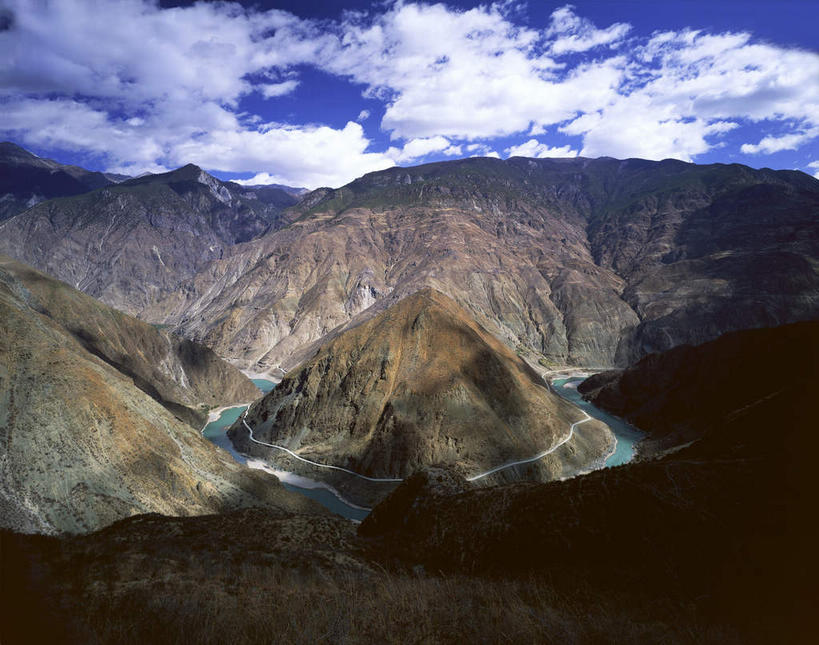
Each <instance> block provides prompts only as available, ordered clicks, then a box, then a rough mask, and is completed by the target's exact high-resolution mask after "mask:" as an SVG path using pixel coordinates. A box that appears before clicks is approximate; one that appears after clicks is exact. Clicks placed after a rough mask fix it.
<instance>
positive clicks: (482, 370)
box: [229, 289, 612, 491]
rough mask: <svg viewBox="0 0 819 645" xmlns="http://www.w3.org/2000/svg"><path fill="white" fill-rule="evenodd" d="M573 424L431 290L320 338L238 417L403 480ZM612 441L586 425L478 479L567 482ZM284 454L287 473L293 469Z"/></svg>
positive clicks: (515, 361)
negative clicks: (426, 468)
mask: <svg viewBox="0 0 819 645" xmlns="http://www.w3.org/2000/svg"><path fill="white" fill-rule="evenodd" d="M582 419H583V416H582V415H581V414H580V413H579V412H578V410H576V409H575V408H573V407H572V406H571V405H569V404H568V403H566V402H565V401H563V400H562V399H560V397H558V396H557V395H555V394H553V393H552V392H550V391H549V390H548V388H547V387H546V384H545V383H544V382H543V380H542V379H541V378H540V377H539V376H538V375H537V374H536V373H535V372H534V371H532V370H531V368H529V366H528V365H527V364H526V363H525V362H524V361H523V360H522V359H520V358H519V357H518V356H516V355H515V354H514V353H513V352H512V351H510V350H509V349H508V348H507V347H506V346H505V345H503V344H502V343H500V342H499V341H498V340H497V339H495V338H494V337H493V336H492V335H491V334H489V333H488V332H486V331H485V330H484V329H482V328H481V327H480V326H479V325H478V324H476V323H475V321H474V320H472V319H471V318H470V316H469V315H468V313H467V312H466V311H465V310H464V309H462V308H461V307H459V306H458V305H457V304H456V303H455V302H453V301H452V300H451V299H450V298H448V297H447V296H444V295H443V294H441V293H439V292H437V291H435V290H432V289H424V290H422V291H419V292H417V293H415V294H414V295H412V296H408V297H407V298H404V299H403V300H401V301H399V302H398V303H397V304H396V305H394V306H393V307H390V308H389V309H387V310H386V311H384V312H382V313H381V314H379V315H378V316H376V317H374V318H371V319H369V320H367V321H366V322H363V323H362V324H360V325H358V326H356V327H354V328H352V329H350V330H348V331H346V332H345V333H343V334H341V335H339V336H338V337H336V338H335V339H333V340H332V341H330V342H329V343H327V344H326V345H325V346H323V347H322V348H321V349H320V350H319V351H318V352H317V353H316V355H315V356H314V357H313V358H311V359H310V360H308V361H306V362H305V363H303V364H302V365H301V366H300V367H299V368H298V369H296V370H294V371H292V372H290V373H288V374H287V375H286V376H285V378H284V379H283V380H282V382H281V383H280V384H279V386H278V387H277V388H276V389H275V390H273V391H272V392H270V393H269V394H267V395H266V396H265V397H264V399H262V400H260V401H257V402H256V403H254V404H253V405H252V406H251V407H250V409H249V411H248V414H247V423H248V424H249V425H250V426H251V427H252V428H253V430H254V438H255V439H257V440H260V441H263V442H266V443H273V444H276V445H283V446H286V447H288V448H289V449H291V450H297V451H298V452H299V454H300V455H302V456H304V457H308V458H310V459H312V460H314V461H318V462H320V463H328V464H335V465H339V466H343V467H346V468H348V469H351V470H354V471H356V472H359V473H362V474H366V475H368V476H370V477H378V478H390V477H397V478H403V477H407V476H409V475H410V474H412V473H413V472H415V471H416V470H417V469H419V468H422V467H424V466H429V465H432V464H449V465H451V466H453V467H455V468H456V469H458V470H459V471H460V472H462V473H463V474H464V475H466V476H471V475H476V474H479V473H481V472H484V471H487V470H489V469H491V468H493V467H495V466H499V465H502V464H504V463H508V462H512V461H518V460H523V459H527V458H530V457H532V456H534V455H536V454H538V453H540V452H543V451H545V450H547V449H549V448H551V447H553V446H556V445H558V444H559V443H560V442H561V441H563V440H565V439H567V438H568V436H569V433H570V427H571V425H572V424H573V423H574V422H576V421H580V420H582ZM229 434H230V437H231V438H232V439H233V441H234V442H235V443H236V444H237V446H238V447H239V448H240V449H241V450H243V451H246V452H250V453H251V454H254V455H257V456H261V457H264V458H267V459H271V460H272V461H273V462H274V463H283V462H282V453H280V452H277V451H275V450H272V449H269V448H266V447H264V446H259V445H258V444H255V443H253V442H251V441H249V439H248V432H247V429H246V428H245V427H244V425H243V424H242V423H241V421H239V422H237V424H235V425H234V426H233V428H231V430H230V433H229ZM611 444H612V437H611V435H610V434H609V432H608V430H607V429H606V428H605V427H604V426H602V425H600V424H598V423H597V422H592V421H589V422H586V423H584V424H582V425H578V426H577V427H576V431H575V432H574V433H573V434H572V438H571V440H569V441H566V443H565V444H563V445H561V446H560V447H559V448H557V449H556V450H555V451H554V452H553V453H551V454H550V455H548V456H546V457H544V458H543V459H541V460H539V461H536V462H533V463H531V464H528V465H526V466H521V467H518V468H517V469H508V470H503V471H501V472H499V473H497V474H496V475H494V476H492V477H490V478H489V480H488V481H495V482H497V481H508V480H515V479H520V478H521V477H524V478H527V479H539V480H549V479H554V478H556V477H565V476H568V475H570V474H574V473H576V472H578V471H579V470H584V469H587V468H589V467H591V465H592V464H593V463H594V462H599V461H600V460H601V459H602V457H603V456H604V455H605V454H606V452H607V451H608V450H609V449H610V448H611ZM285 458H286V456H285ZM286 459H287V461H286V462H284V463H287V464H288V466H287V469H288V470H290V469H291V468H293V467H297V466H298V464H297V463H292V462H293V460H292V459H289V458H286ZM306 469H307V470H306V472H308V473H310V476H311V477H317V478H321V479H327V478H329V480H330V481H332V482H334V483H335V484H337V485H338V486H340V487H341V488H342V489H345V490H347V489H348V487H349V486H350V485H352V484H360V481H357V480H356V478H354V477H352V476H350V475H348V474H345V473H338V472H337V471H322V470H321V469H315V468H312V467H310V466H307V467H306ZM380 490H382V491H383V490H388V489H384V488H383V487H381V488H380Z"/></svg>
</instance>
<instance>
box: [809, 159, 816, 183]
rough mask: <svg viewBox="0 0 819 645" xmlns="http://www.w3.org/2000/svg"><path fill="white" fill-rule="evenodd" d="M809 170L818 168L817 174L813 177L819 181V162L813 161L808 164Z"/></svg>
mask: <svg viewBox="0 0 819 645" xmlns="http://www.w3.org/2000/svg"><path fill="white" fill-rule="evenodd" d="M808 168H816V172H815V173H813V176H814V177H815V178H816V179H819V160H816V161H811V162H810V163H809V164H808Z"/></svg>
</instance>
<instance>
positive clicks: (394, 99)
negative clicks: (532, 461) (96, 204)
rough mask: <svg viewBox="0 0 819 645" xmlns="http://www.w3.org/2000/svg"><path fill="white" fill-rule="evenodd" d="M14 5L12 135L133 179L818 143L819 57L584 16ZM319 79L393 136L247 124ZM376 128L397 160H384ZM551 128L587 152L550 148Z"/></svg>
mask: <svg viewBox="0 0 819 645" xmlns="http://www.w3.org/2000/svg"><path fill="white" fill-rule="evenodd" d="M7 5H8V8H9V9H8V10H9V11H10V12H11V13H12V14H13V16H14V20H13V26H12V28H10V29H7V30H5V31H2V32H0V53H2V55H0V110H2V114H3V118H2V119H0V133H3V134H4V135H6V136H11V137H13V138H15V139H17V140H18V141H20V142H21V143H24V144H26V143H27V144H30V145H37V146H38V147H40V148H49V147H53V148H62V149H70V150H76V151H82V152H85V153H87V154H89V155H96V156H98V157H99V158H101V159H104V160H105V162H106V163H107V166H108V168H109V169H118V170H120V171H124V172H130V173H138V172H141V171H143V170H153V169H158V168H164V167H172V166H173V165H174V164H182V163H186V162H189V161H190V162H194V163H198V164H200V165H203V166H205V167H207V168H209V169H211V170H224V171H233V172H253V173H266V176H267V177H269V178H271V179H272V180H274V181H276V182H278V183H293V184H296V185H302V186H308V187H316V186H318V185H325V184H328V185H333V186H337V185H339V184H342V183H345V182H347V181H349V180H351V179H353V178H354V177H356V176H358V175H360V174H363V173H365V172H369V171H372V170H377V169H379V168H385V167H388V166H389V165H393V164H395V163H410V162H414V161H417V160H421V159H424V158H426V157H434V158H441V157H446V156H462V155H488V156H498V154H497V151H496V149H495V148H496V147H497V145H496V144H495V143H493V141H494V140H495V139H497V138H499V137H510V138H511V137H518V139H517V141H514V140H513V141H512V142H511V144H510V141H508V140H507V141H504V145H506V146H508V147H507V148H506V149H505V152H506V154H527V155H533V156H548V155H561V156H570V155H576V154H578V149H579V151H580V152H579V153H580V154H582V155H585V156H600V155H609V156H615V157H629V156H640V157H646V158H650V159H661V158H665V157H675V158H678V159H684V160H693V159H696V158H697V157H698V156H699V155H702V154H703V153H705V152H708V151H709V150H711V149H713V148H714V147H715V146H720V145H723V144H724V143H725V140H726V137H725V135H726V133H728V132H730V131H731V130H733V129H735V128H737V127H738V125H743V126H747V125H749V124H751V125H753V124H757V125H758V131H759V138H758V140H757V141H758V142H757V143H754V142H753V141H748V142H747V143H746V144H745V145H743V146H742V147H741V148H740V150H741V151H742V152H744V153H746V154H771V153H773V152H776V151H781V150H789V149H796V148H797V147H799V146H805V145H806V144H809V143H810V142H812V141H815V140H816V138H817V137H818V136H819V83H817V82H816V78H817V77H819V54H817V53H816V52H812V51H805V50H800V49H795V48H786V47H780V46H777V45H774V44H771V43H761V42H757V41H755V40H754V38H753V37H752V35H750V34H747V33H716V34H713V33H707V32H703V31H698V30H695V29H682V30H679V31H670V32H662V33H654V34H652V35H651V36H650V37H647V38H646V37H639V36H637V35H634V33H633V30H632V29H631V27H630V25H628V24H626V23H615V24H611V25H596V24H594V23H592V22H591V21H589V20H588V19H586V18H584V17H582V16H580V15H578V13H577V12H576V9H575V8H574V7H572V6H571V5H566V6H563V7H561V8H558V9H556V10H555V11H553V13H552V14H551V16H550V18H549V23H548V24H547V25H545V26H544V28H542V29H538V28H536V27H535V26H532V25H526V24H522V22H521V15H522V14H520V13H518V12H517V11H516V9H517V8H518V7H517V5H516V4H515V3H514V2H513V1H509V0H507V1H505V2H500V3H497V4H488V5H480V6H477V7H475V8H472V9H469V10H461V9H455V8H452V7H449V6H447V5H446V4H431V5H430V4H418V3H413V2H394V3H392V4H387V5H379V7H378V8H377V9H373V10H371V11H369V12H358V13H345V14H342V17H341V18H340V19H339V20H337V21H312V20H305V19H301V18H298V17H296V16H294V15H292V14H289V13H286V12H283V11H278V10H270V11H261V10H259V9H256V8H244V7H241V6H239V5H238V4H231V3H223V2H220V3H202V2H200V3H197V4H194V5H192V6H187V7H182V8H169V9H163V8H161V7H159V6H158V5H157V4H156V3H154V2H152V1H149V0H109V1H107V2H99V3H94V2H91V1H90V0H62V1H61V2H55V3H51V4H48V5H46V4H38V3H33V2H29V1H28V0H9V1H8V2H7ZM626 39H628V40H626ZM626 42H627V43H628V45H629V46H628V47H624V46H621V45H623V44H624V43H626ZM32 52H36V55H32ZM304 68H312V69H318V70H321V71H322V72H324V73H327V74H331V75H335V76H336V77H338V78H341V79H347V80H349V81H350V82H352V83H354V84H356V85H357V86H358V87H360V88H362V93H363V96H364V98H367V99H371V100H376V101H379V102H380V104H381V106H383V116H382V118H381V120H380V123H375V122H374V121H375V120H373V119H371V115H370V111H369V110H367V109H364V110H362V109H361V104H357V105H355V107H354V108H351V113H350V114H349V115H346V114H345V115H342V116H341V117H339V115H338V114H334V115H333V123H334V126H333V127H331V126H329V125H323V124H321V123H303V122H301V123H300V122H298V116H297V115H296V116H295V117H294V120H295V122H291V123H279V122H271V121H270V119H268V118H265V117H264V116H263V114H261V113H259V114H253V113H247V112H245V111H244V109H245V108H243V107H242V106H243V99H244V98H245V97H248V96H250V95H252V94H254V93H256V96H257V97H258V96H259V95H261V96H263V97H265V98H266V99H267V101H264V102H263V103H265V104H268V105H274V104H275V102H276V101H280V100H285V99H283V98H282V97H285V96H290V95H293V94H294V93H295V94H296V97H297V96H298V95H299V94H300V93H302V92H304V91H307V90H308V88H307V87H300V86H299V84H300V83H306V82H307V80H308V77H307V76H303V75H302V70H303V69H304ZM297 88H298V89H299V91H298V92H296V90H297ZM286 100H293V99H286ZM379 112H380V110H379ZM356 113H358V116H357V117H356ZM363 122H366V124H367V126H368V127H377V126H378V125H380V127H381V129H382V130H383V131H385V132H386V133H387V134H388V135H389V136H390V137H391V141H390V144H389V145H387V144H382V145H381V147H380V149H379V150H376V149H374V145H373V142H372V141H371V139H370V137H368V135H367V132H366V131H365V130H364V128H363V126H362V125H361V123H363ZM340 123H346V125H344V126H341V125H340ZM767 127H769V128H770V129H768V130H765V129H764V128H767ZM548 128H557V129H558V130H559V131H560V132H561V133H563V134H565V135H568V136H570V137H574V139H572V140H571V141H572V143H571V144H569V145H564V146H561V147H557V148H552V147H550V146H548V145H547V144H543V143H540V141H538V139H537V138H536V137H542V136H543V135H544V134H545V133H546V131H547V129H548ZM385 148H386V149H385Z"/></svg>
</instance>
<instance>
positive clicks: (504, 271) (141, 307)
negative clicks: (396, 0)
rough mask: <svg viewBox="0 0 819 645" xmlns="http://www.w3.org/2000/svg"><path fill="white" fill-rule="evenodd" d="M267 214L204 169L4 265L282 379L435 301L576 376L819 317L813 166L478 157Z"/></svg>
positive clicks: (56, 234)
mask: <svg viewBox="0 0 819 645" xmlns="http://www.w3.org/2000/svg"><path fill="white" fill-rule="evenodd" d="M281 194H282V195H283V196H284V197H287V198H288V199H290V200H291V203H292V200H293V199H294V198H293V197H292V196H290V195H288V194H287V193H285V192H284V191H282V193H281ZM267 199H268V198H267V197H265V198H264V199H263V197H262V193H261V192H258V191H256V192H254V190H253V189H251V188H242V187H239V186H237V185H236V184H230V183H229V182H227V183H226V182H219V181H218V180H216V179H214V178H213V177H210V176H209V175H207V174H206V173H203V172H202V171H201V170H200V169H198V168H196V167H195V166H186V167H184V168H180V169H178V170H176V171H174V172H172V173H167V174H165V175H156V176H151V177H148V178H140V179H136V180H131V181H128V182H124V183H123V184H120V185H118V186H112V187H107V188H102V189H100V190H97V191H94V192H93V193H88V194H86V195H80V196H78V197H72V198H64V199H57V200H50V201H48V202H45V203H42V204H39V205H37V206H35V207H34V208H31V209H29V210H28V211H26V212H25V213H21V214H20V215H18V216H17V217H14V218H12V219H11V220H9V221H7V222H5V223H3V224H0V252H6V253H8V254H10V255H13V256H15V257H18V259H22V260H23V261H26V262H28V263H30V264H33V265H35V266H36V267H37V268H39V269H41V270H44V271H47V272H49V273H52V274H53V275H56V276H58V277H60V278H61V279H63V280H66V281H67V282H69V283H70V284H72V285H74V286H76V287H77V288H79V289H81V290H83V291H85V292H87V293H89V294H91V295H93V296H95V297H98V298H100V299H102V300H103V301H104V302H106V303H107V304H110V305H112V306H116V307H117V308H119V309H121V310H123V311H127V312H129V313H134V314H137V315H139V316H140V317H141V318H143V319H144V320H148V321H151V322H156V323H163V324H168V325H171V326H173V327H174V328H175V329H176V330H177V331H179V332H180V333H181V334H182V335H183V336H185V337H187V338H191V339H195V340H199V341H202V342H204V343H205V344H207V345H208V346H210V347H212V348H213V349H214V350H215V351H217V353H219V355H220V356H224V357H226V358H228V359H230V360H231V361H234V362H237V363H238V364H239V365H240V366H242V367H246V368H251V369H253V370H255V371H261V372H273V371H274V370H275V369H276V368H277V366H280V365H281V366H282V367H285V368H290V367H293V366H294V365H297V364H298V363H299V362H300V361H301V360H304V358H306V357H307V356H309V355H310V353H311V352H312V350H313V348H314V343H317V342H319V341H322V339H325V336H326V335H327V334H328V333H329V332H331V331H333V330H334V329H336V328H337V327H339V326H343V325H347V324H348V323H350V321H353V320H354V319H356V317H357V316H359V315H360V316H363V317H370V316H373V315H375V314H377V313H378V312H379V311H382V310H383V309H385V308H386V307H387V306H389V305H390V304H391V303H392V302H394V301H395V299H400V298H402V297H405V296H407V295H410V294H412V293H414V292H415V291H417V290H419V289H421V288H423V287H432V288H435V289H437V290H439V291H441V292H443V293H446V294H447V295H449V296H450V297H451V298H453V299H454V300H455V301H456V302H458V304H460V305H461V306H462V307H464V308H465V309H467V311H469V312H470V315H471V316H472V317H473V318H475V320H477V321H478V323H479V324H481V325H482V326H483V327H485V328H486V329H487V330H488V331H489V332H490V333H492V334H494V335H495V336H497V337H498V338H500V339H501V340H502V341H503V342H504V343H506V344H507V345H508V346H510V347H512V348H515V349H520V350H521V351H524V352H527V353H529V355H530V358H532V359H534V360H538V359H539V358H544V360H545V361H547V362H550V363H558V364H564V363H568V364H575V365H581V364H582V365H588V366H612V365H622V366H625V365H628V364H630V363H632V362H633V361H635V360H637V359H639V358H640V357H641V356H644V355H645V354H647V353H650V352H653V351H663V350H666V349H670V348H671V347H674V346H676V345H680V344H684V343H690V344H698V343H702V342H705V341H707V340H710V339H713V338H715V337H717V336H718V335H720V334H722V333H725V332H727V331H732V330H736V329H743V328H751V327H764V326H771V325H778V324H783V323H787V322H795V321H797V320H804V319H810V318H814V317H817V316H819V274H818V273H817V267H819V181H817V180H815V179H813V178H811V177H809V176H808V175H805V174H804V173H799V172H795V171H772V170H767V169H762V170H754V169H751V168H748V167H747V166H741V165H739V164H733V165H723V164H712V165H703V166H700V165H696V164H689V163H683V162H679V161H673V160H665V161H661V162H653V161H644V160H640V159H627V160H623V161H619V160H616V159H611V158H601V159H583V158H574V159H523V158H511V159H507V160H498V159H480V158H476V159H464V160H459V161H452V162H444V163H434V164H426V165H423V166H418V167H414V168H392V169H389V170H385V171H381V172H376V173H371V174H368V175H365V176H364V177H362V178H360V179H357V180H356V181H354V182H352V183H350V184H348V185H347V186H344V187H342V188H339V189H337V190H330V189H319V190H317V191H314V192H313V193H311V194H309V195H306V196H304V197H303V198H302V201H300V202H299V204H298V205H296V206H295V207H293V208H290V209H286V210H285V211H281V207H282V204H283V202H282V204H267V203H266V200H267Z"/></svg>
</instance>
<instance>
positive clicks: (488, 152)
mask: <svg viewBox="0 0 819 645" xmlns="http://www.w3.org/2000/svg"><path fill="white" fill-rule="evenodd" d="M463 148H464V150H466V152H467V154H468V156H469V157H494V158H495V159H500V158H501V156H500V155H499V154H498V153H497V152H496V151H495V150H493V149H492V148H490V147H489V146H487V145H485V144H482V143H471V144H469V145H468V146H463Z"/></svg>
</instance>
